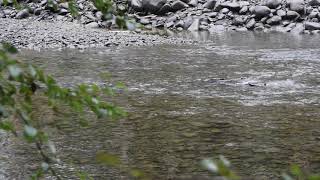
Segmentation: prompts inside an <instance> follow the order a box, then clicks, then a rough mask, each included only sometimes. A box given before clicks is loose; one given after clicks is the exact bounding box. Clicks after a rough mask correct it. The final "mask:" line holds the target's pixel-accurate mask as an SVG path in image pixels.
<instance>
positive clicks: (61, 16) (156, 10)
mask: <svg viewBox="0 0 320 180" xmlns="http://www.w3.org/2000/svg"><path fill="white" fill-rule="evenodd" d="M13 2H14V1H12V0H8V4H7V6H4V3H3V0H0V5H1V7H0V18H14V19H26V18H27V19H32V20H37V21H40V20H49V21H54V22H56V21H59V22H72V21H76V22H79V23H80V24H84V25H85V26H87V27H89V28H98V27H102V28H109V29H110V28H112V27H114V25H115V21H114V20H112V19H111V20H104V18H103V15H102V13H101V12H100V11H98V10H97V9H96V8H95V6H94V5H93V3H92V2H90V1H88V0H77V1H76V6H77V7H78V9H79V15H80V16H79V17H78V18H77V19H75V18H73V17H72V16H71V14H70V12H69V5H68V3H66V2H64V1H61V0H41V1H40V0H39V1H23V2H21V4H22V7H27V8H22V9H20V10H17V9H16V8H14V3H13ZM116 3H117V4H124V6H127V5H126V3H123V2H122V1H121V0H118V1H116ZM128 4H129V5H128V7H127V9H128V12H129V17H131V18H133V19H135V20H136V21H137V22H139V23H140V24H142V25H144V29H147V30H149V29H154V28H164V29H172V30H177V31H182V30H189V31H202V30H208V31H217V30H218V31H219V30H225V29H229V30H236V31H247V30H254V31H271V30H276V31H281V32H294V33H310V32H312V33H317V32H318V31H319V30H320V23H319V19H320V13H319V11H320V0H262V1H255V0H248V1H244V0H240V1H237V0H129V3H128Z"/></svg>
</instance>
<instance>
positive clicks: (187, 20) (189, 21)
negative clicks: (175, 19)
mask: <svg viewBox="0 0 320 180" xmlns="http://www.w3.org/2000/svg"><path fill="white" fill-rule="evenodd" d="M183 21H184V25H183V28H184V29H188V28H189V27H190V26H191V24H192V22H193V18H192V17H191V16H187V17H186V18H184V20H183Z"/></svg>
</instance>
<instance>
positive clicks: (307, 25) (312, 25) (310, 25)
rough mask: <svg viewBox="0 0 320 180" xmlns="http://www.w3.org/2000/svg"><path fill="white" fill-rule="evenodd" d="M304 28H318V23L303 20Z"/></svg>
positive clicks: (319, 27) (319, 28)
mask: <svg viewBox="0 0 320 180" xmlns="http://www.w3.org/2000/svg"><path fill="white" fill-rule="evenodd" d="M304 28H305V30H311V31H312V30H320V23H317V22H305V23H304Z"/></svg>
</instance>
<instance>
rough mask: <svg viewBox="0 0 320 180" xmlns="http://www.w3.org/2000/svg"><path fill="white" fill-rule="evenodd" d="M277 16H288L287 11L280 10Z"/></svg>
mask: <svg viewBox="0 0 320 180" xmlns="http://www.w3.org/2000/svg"><path fill="white" fill-rule="evenodd" d="M277 15H278V16H280V17H284V16H286V15H287V13H286V11H284V10H282V9H279V10H277Z"/></svg>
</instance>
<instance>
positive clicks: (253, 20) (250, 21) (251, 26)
mask: <svg viewBox="0 0 320 180" xmlns="http://www.w3.org/2000/svg"><path fill="white" fill-rule="evenodd" d="M255 24H256V20H255V19H254V18H252V19H250V20H249V21H248V22H247V24H246V28H248V29H252V28H253V27H254V25H255Z"/></svg>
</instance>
